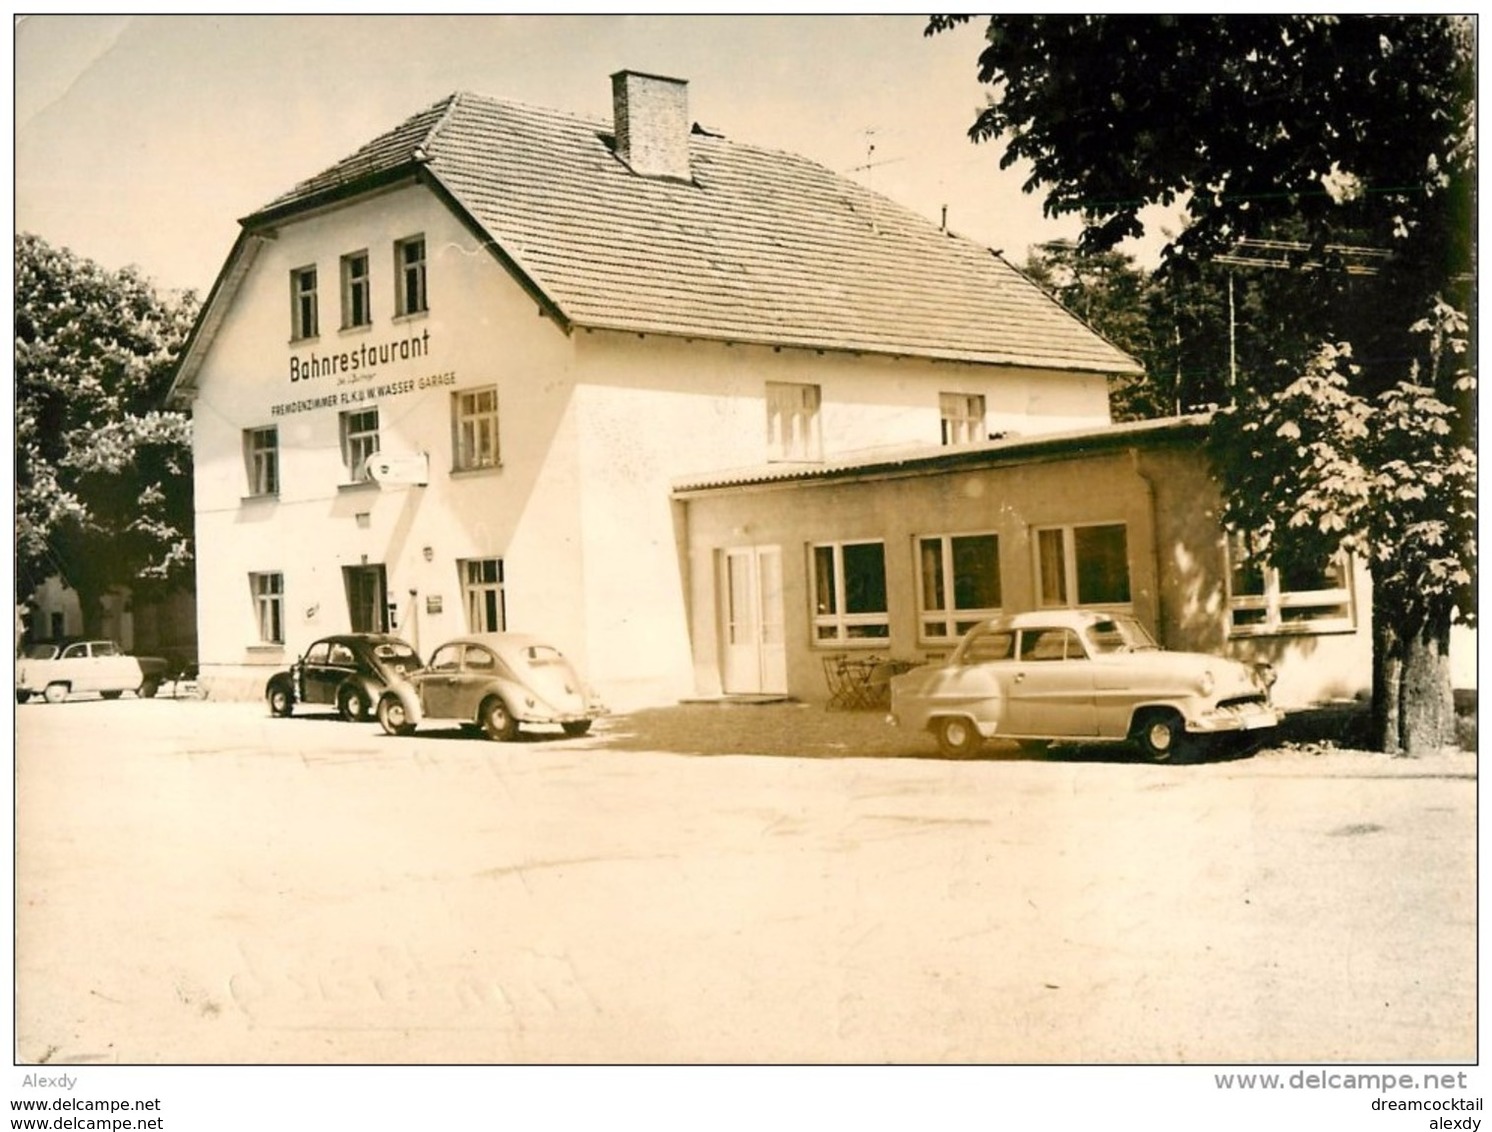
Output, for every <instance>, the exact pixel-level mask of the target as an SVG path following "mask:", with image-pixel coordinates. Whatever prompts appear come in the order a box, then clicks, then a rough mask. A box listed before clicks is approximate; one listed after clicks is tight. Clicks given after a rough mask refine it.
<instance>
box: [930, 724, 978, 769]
mask: <svg viewBox="0 0 1492 1132" xmlns="http://www.w3.org/2000/svg"><path fill="white" fill-rule="evenodd" d="M936 735H937V737H938V747H939V749H940V750H941V751H942V752H943V753H944V754H945V755H948V756H949V757H951V758H961V757H963V756H965V755H972V754H973V753H974V752H975V751H977V750H979V748H980V747H982V746H983V745H984V736H983V735H981V734H979V729H978V728H977V727H975V726H974V723H973V721H972V720H970V719H968V718H967V717H966V716H962V715H949V716H944V717H943V718H942V719H940V720H938V723H937V731H936Z"/></svg>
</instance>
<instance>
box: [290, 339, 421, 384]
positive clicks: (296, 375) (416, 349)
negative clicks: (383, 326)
mask: <svg viewBox="0 0 1492 1132" xmlns="http://www.w3.org/2000/svg"><path fill="white" fill-rule="evenodd" d="M429 353H430V331H428V330H426V331H425V332H424V333H423V334H412V335H410V336H409V337H408V338H400V339H398V340H397V341H393V342H377V343H368V342H364V343H363V344H362V345H361V346H359V347H358V348H357V349H356V350H343V351H341V352H339V353H336V354H317V353H315V352H314V351H313V352H312V353H309V354H306V355H304V356H303V357H297V356H295V355H294V354H292V355H290V380H291V381H311V380H314V379H315V378H318V377H329V376H331V375H332V374H334V373H357V372H359V371H362V370H368V369H372V368H373V367H374V366H386V365H390V364H391V363H393V362H407V361H409V360H410V359H411V358H423V357H425V356H426V355H427V354H429Z"/></svg>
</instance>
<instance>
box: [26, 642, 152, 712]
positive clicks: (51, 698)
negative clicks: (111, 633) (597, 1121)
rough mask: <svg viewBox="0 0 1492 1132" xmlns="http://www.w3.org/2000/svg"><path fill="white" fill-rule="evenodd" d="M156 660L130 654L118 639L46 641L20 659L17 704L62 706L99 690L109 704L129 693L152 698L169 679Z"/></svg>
mask: <svg viewBox="0 0 1492 1132" xmlns="http://www.w3.org/2000/svg"><path fill="white" fill-rule="evenodd" d="M166 670H167V664H166V661H165V660H164V659H163V658H161V657H158V656H130V655H129V654H128V653H127V652H125V651H124V650H123V649H122V648H120V647H119V645H118V644H116V643H115V642H114V641H71V642H42V643H38V644H33V645H28V646H27V647H26V649H25V651H24V652H23V653H22V655H21V656H20V657H18V658H17V659H16V702H18V703H25V702H26V701H27V700H29V699H30V698H31V697H32V696H34V695H41V696H44V697H45V698H46V701H47V702H48V703H50V704H58V703H61V702H62V701H63V700H65V699H67V697H68V695H69V694H71V693H73V692H97V693H98V694H99V695H101V696H103V698H104V699H106V700H115V699H118V698H119V697H120V696H121V695H122V694H124V693H125V692H134V693H135V694H136V695H137V696H143V697H146V698H149V697H151V696H153V695H155V694H156V692H157V691H159V690H160V686H161V681H163V680H164V679H165V678H166Z"/></svg>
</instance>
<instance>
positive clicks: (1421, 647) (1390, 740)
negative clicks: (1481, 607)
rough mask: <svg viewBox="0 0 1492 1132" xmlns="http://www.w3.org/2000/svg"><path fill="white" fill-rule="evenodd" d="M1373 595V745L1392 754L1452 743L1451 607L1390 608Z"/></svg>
mask: <svg viewBox="0 0 1492 1132" xmlns="http://www.w3.org/2000/svg"><path fill="white" fill-rule="evenodd" d="M1391 604H1392V603H1391V602H1389V601H1385V600H1380V597H1379V595H1377V594H1375V595H1374V603H1373V743H1374V746H1375V747H1376V748H1377V749H1378V750H1380V751H1385V752H1387V753H1389V754H1393V755H1406V756H1409V757H1414V756H1418V755H1431V754H1437V753H1439V752H1440V751H1442V750H1444V749H1445V748H1447V747H1454V746H1455V744H1456V704H1455V696H1454V694H1453V690H1452V688H1451V664H1450V639H1451V613H1450V610H1448V609H1447V610H1444V611H1439V610H1424V609H1395V608H1390V605H1391Z"/></svg>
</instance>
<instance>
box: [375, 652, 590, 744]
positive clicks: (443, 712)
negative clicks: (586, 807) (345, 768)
mask: <svg viewBox="0 0 1492 1132" xmlns="http://www.w3.org/2000/svg"><path fill="white" fill-rule="evenodd" d="M605 714H606V708H605V706H604V705H603V704H602V703H601V701H600V699H598V698H597V696H596V694H595V693H594V692H593V691H591V689H590V688H588V687H587V686H586V684H585V682H584V681H583V680H581V678H580V674H579V673H577V672H576V671H575V668H574V666H573V665H572V664H571V663H570V662H569V661H568V660H567V659H566V658H565V656H564V654H563V653H561V652H560V651H559V649H557V648H555V647H554V646H553V645H550V644H548V643H547V642H545V641H542V640H540V639H539V638H538V637H533V636H529V635H528V634H526V633H476V634H473V635H472V636H469V637H458V638H457V639H455V640H453V641H447V642H446V643H445V644H443V645H441V646H440V647H439V648H438V649H436V650H435V651H434V652H433V653H431V654H430V663H429V664H428V665H427V666H426V667H424V668H422V669H420V670H419V671H418V672H413V673H410V674H408V675H407V676H406V677H405V678H404V679H402V680H398V681H395V682H394V683H392V684H390V685H389V688H388V690H387V691H386V692H384V694H383V696H382V698H381V699H380V700H379V701H378V722H379V723H381V724H382V725H383V729H384V730H385V731H386V732H388V733H389V734H390V735H408V734H410V733H411V732H412V731H414V729H415V727H417V726H418V725H419V724H421V723H424V722H425V721H427V720H450V721H455V722H458V723H462V724H474V725H476V726H479V727H481V729H482V730H483V731H484V732H485V733H486V734H487V737H488V738H490V739H498V740H508V739H512V738H514V737H515V736H516V735H517V734H518V728H519V726H520V725H521V724H526V723H543V724H559V725H560V726H561V727H562V728H563V729H564V732H565V734H566V735H570V736H577V735H584V734H585V733H586V732H587V731H588V730H590V726H591V722H592V721H593V720H595V719H597V718H599V717H600V716H602V715H605Z"/></svg>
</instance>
